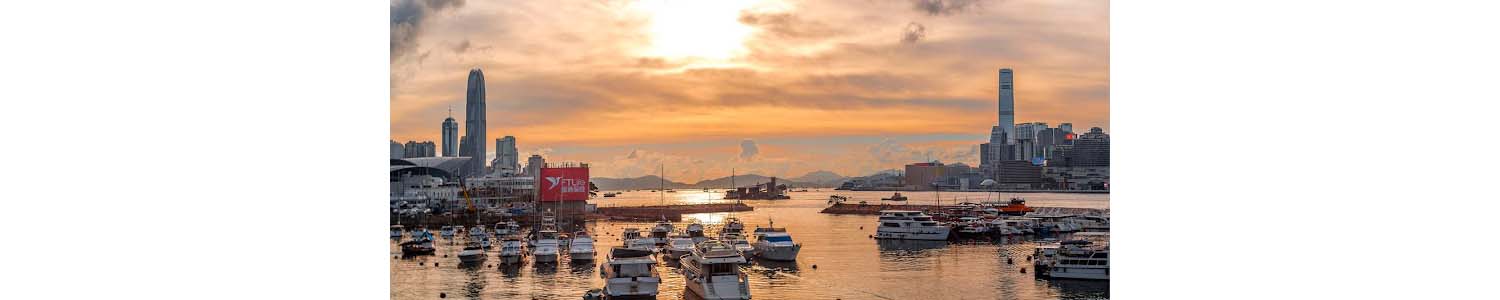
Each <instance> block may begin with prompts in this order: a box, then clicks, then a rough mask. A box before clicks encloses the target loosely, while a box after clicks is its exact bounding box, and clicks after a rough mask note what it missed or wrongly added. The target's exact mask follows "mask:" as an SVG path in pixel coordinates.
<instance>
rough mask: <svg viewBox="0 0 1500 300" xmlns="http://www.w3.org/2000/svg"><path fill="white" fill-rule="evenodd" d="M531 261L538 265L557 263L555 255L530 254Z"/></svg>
mask: <svg viewBox="0 0 1500 300" xmlns="http://www.w3.org/2000/svg"><path fill="white" fill-rule="evenodd" d="M532 261H535V262H538V263H555V262H557V253H548V254H532Z"/></svg>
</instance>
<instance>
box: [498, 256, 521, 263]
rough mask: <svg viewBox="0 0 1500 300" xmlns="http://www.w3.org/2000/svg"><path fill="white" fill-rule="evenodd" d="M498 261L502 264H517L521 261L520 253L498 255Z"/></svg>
mask: <svg viewBox="0 0 1500 300" xmlns="http://www.w3.org/2000/svg"><path fill="white" fill-rule="evenodd" d="M500 263H502V264H519V263H521V255H520V254H516V255H500Z"/></svg>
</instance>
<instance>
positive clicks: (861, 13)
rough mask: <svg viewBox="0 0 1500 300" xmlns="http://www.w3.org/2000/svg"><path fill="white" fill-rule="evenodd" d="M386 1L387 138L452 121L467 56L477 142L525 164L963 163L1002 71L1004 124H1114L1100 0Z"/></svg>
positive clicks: (640, 167)
mask: <svg viewBox="0 0 1500 300" xmlns="http://www.w3.org/2000/svg"><path fill="white" fill-rule="evenodd" d="M391 14H392V15H391V41H390V47H391V49H390V51H391V61H390V64H391V68H390V72H391V74H390V77H391V79H390V84H391V91H390V92H391V99H390V105H391V127H390V130H391V139H393V140H396V141H398V142H406V141H408V140H417V141H428V140H431V141H434V142H439V143H440V138H439V137H440V126H441V123H442V121H443V119H444V118H446V117H447V116H448V109H449V108H450V107H451V108H452V109H453V116H454V118H455V119H457V120H458V122H459V123H460V124H463V121H464V120H463V115H464V111H463V110H464V89H465V80H466V78H467V76H468V71H469V69H471V68H474V67H478V68H481V69H483V70H484V75H485V81H486V82H485V83H486V89H487V90H488V95H487V97H488V102H487V104H488V113H487V118H488V120H489V124H488V131H489V138H490V139H491V140H490V141H486V143H487V144H488V145H489V146H488V148H489V149H488V150H489V151H494V141H493V139H495V138H500V137H503V136H506V135H512V136H515V137H516V139H517V140H518V148H519V149H520V152H521V155H522V161H523V163H524V161H525V157H526V156H529V155H531V154H537V153H540V154H543V155H544V156H546V158H547V160H548V161H582V162H588V163H591V164H592V167H593V170H592V173H593V176H596V177H634V176H641V175H648V174H655V173H656V167H657V166H658V165H665V167H666V171H667V177H668V179H671V180H676V181H683V182H689V183H691V182H696V181H697V180H700V179H712V178H717V177H721V176H727V175H729V173H730V168H735V169H736V172H737V173H739V174H746V173H756V174H762V175H774V176H784V177H794V176H800V175H802V174H804V173H807V172H810V171H816V170H827V171H833V172H835V173H839V174H841V175H845V176H862V175H868V174H870V173H873V172H876V171H879V170H885V169H893V168H900V167H901V166H902V165H904V164H906V163H912V162H920V161H926V160H937V161H941V162H944V163H953V162H963V163H968V164H970V165H977V162H978V160H979V154H978V144H980V143H983V142H985V141H987V139H988V134H989V130H990V126H993V125H994V124H995V123H996V121H997V116H996V115H997V112H996V111H997V108H996V97H997V96H996V93H997V90H998V87H997V86H996V80H997V72H998V70H999V69H1000V68H1012V69H1014V70H1015V74H1016V122H1017V123H1021V122H1047V123H1048V124H1049V125H1051V126H1054V127H1055V126H1057V124H1058V123H1062V122H1071V123H1073V126H1074V131H1087V130H1088V128H1089V127H1101V128H1104V129H1105V130H1106V131H1108V130H1109V2H1108V1H1092V0H1077V1H1074V0H1010V1H936V0H919V1H911V0H888V1H881V0H848V1H775V0H767V1H601V0H585V1H476V0H469V1H462V0H457V1H455V0H447V1H444V0H395V1H393V2H392V3H391ZM460 132H462V130H461V131H460ZM439 151H441V145H440V146H439ZM490 155H491V156H490V157H493V153H490ZM488 159H489V158H486V160H488Z"/></svg>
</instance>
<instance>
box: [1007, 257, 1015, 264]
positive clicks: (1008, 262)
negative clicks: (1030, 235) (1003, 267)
mask: <svg viewBox="0 0 1500 300" xmlns="http://www.w3.org/2000/svg"><path fill="white" fill-rule="evenodd" d="M1005 264H1007V265H1009V264H1014V262H1011V261H1010V258H1006V259H1005Z"/></svg>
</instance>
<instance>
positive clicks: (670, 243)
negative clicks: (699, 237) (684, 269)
mask: <svg viewBox="0 0 1500 300" xmlns="http://www.w3.org/2000/svg"><path fill="white" fill-rule="evenodd" d="M694 244H695V243H693V238H690V237H685V236H674V237H672V238H669V239H667V249H666V250H667V257H670V258H672V259H679V258H682V256H683V255H687V254H688V253H689V252H693V245H694Z"/></svg>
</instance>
